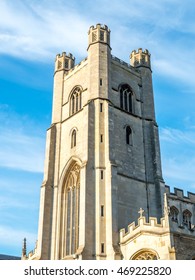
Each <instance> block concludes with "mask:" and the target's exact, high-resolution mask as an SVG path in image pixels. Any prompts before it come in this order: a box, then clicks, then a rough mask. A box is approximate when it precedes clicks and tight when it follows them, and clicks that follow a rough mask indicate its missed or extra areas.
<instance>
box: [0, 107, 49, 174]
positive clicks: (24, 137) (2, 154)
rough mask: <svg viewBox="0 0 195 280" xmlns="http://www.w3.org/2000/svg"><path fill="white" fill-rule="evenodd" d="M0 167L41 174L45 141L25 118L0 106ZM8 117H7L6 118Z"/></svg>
mask: <svg viewBox="0 0 195 280" xmlns="http://www.w3.org/2000/svg"><path fill="white" fill-rule="evenodd" d="M1 108H2V111H1V113H0V117H1V121H2V122H1V124H0V147H1V149H0V166H1V167H7V168H13V169H19V170H24V171H29V172H43V168H44V151H45V139H44V138H42V137H40V136H36V133H37V131H38V129H36V125H35V124H32V123H31V121H30V120H28V118H27V117H26V116H18V115H17V114H16V113H15V112H12V111H11V110H10V108H9V106H6V105H1ZM7 116H9V117H7Z"/></svg>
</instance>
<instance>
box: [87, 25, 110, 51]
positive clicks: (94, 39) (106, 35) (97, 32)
mask: <svg viewBox="0 0 195 280" xmlns="http://www.w3.org/2000/svg"><path fill="white" fill-rule="evenodd" d="M95 43H104V44H107V45H108V46H109V47H110V29H109V28H108V26H107V25H102V24H100V23H98V24H96V26H94V25H92V26H91V27H90V28H89V31H88V49H89V47H90V45H92V44H95Z"/></svg>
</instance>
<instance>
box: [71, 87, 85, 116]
mask: <svg viewBox="0 0 195 280" xmlns="http://www.w3.org/2000/svg"><path fill="white" fill-rule="evenodd" d="M81 103H82V90H81V88H80V87H75V88H74V90H73V92H72V94H71V97H70V115H73V114H75V113H76V112H78V111H79V110H81V107H82V104H81Z"/></svg>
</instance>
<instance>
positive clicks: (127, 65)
mask: <svg viewBox="0 0 195 280" xmlns="http://www.w3.org/2000/svg"><path fill="white" fill-rule="evenodd" d="M111 58H112V60H114V61H116V62H118V63H120V64H121V65H123V66H125V67H127V68H129V69H131V70H133V71H136V72H137V73H140V71H139V70H138V69H135V68H134V67H133V66H131V65H130V64H129V63H127V62H125V61H123V60H122V59H120V58H118V57H116V56H114V55H111Z"/></svg>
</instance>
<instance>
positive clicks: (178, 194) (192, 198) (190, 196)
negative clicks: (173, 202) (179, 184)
mask: <svg viewBox="0 0 195 280" xmlns="http://www.w3.org/2000/svg"><path fill="white" fill-rule="evenodd" d="M165 191H166V193H167V195H168V196H170V197H173V198H175V199H179V200H184V201H188V202H191V203H195V193H191V192H187V196H185V195H184V192H183V190H182V189H178V188H174V192H171V191H170V187H169V186H165Z"/></svg>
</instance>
